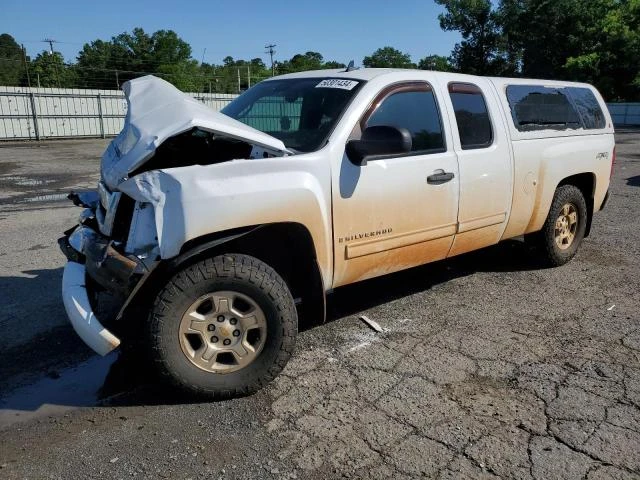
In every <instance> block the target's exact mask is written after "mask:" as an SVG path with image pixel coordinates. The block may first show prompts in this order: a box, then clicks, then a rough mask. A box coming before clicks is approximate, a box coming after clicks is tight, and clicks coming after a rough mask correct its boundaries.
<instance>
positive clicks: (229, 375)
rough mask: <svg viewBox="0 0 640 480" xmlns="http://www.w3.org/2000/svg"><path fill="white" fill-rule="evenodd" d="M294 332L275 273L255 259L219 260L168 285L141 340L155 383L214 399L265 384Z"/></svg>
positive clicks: (288, 302)
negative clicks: (147, 349)
mask: <svg viewBox="0 0 640 480" xmlns="http://www.w3.org/2000/svg"><path fill="white" fill-rule="evenodd" d="M225 299H226V300H225ZM236 317H237V318H236ZM223 318H224V320H223ZM203 319H204V320H203ZM234 320H235V323H233V322H234ZM251 325H253V327H251ZM245 327H246V328H245ZM297 330H298V317H297V313H296V308H295V304H294V301H293V298H292V296H291V292H290V291H289V289H288V288H287V286H286V284H285V282H284V280H283V279H282V278H281V277H280V275H278V273H276V271H275V270H273V269H272V268H271V267H269V266H268V265H267V264H265V263H263V262H261V261H260V260H258V259H257V258H254V257H250V256H247V255H240V254H227V255H220V256H216V257H213V258H208V259H205V260H203V261H200V262H198V263H195V264H193V265H190V266H187V267H185V268H184V269H183V270H182V271H180V272H178V273H177V274H176V275H175V276H174V277H173V278H171V280H169V282H168V283H167V284H166V286H165V287H164V288H163V289H162V291H160V293H159V294H158V295H157V297H156V299H155V302H154V304H153V307H152V310H151V312H150V316H149V321H148V322H147V335H146V336H147V338H148V340H149V342H150V346H151V348H150V352H151V356H152V361H153V364H154V365H155V367H156V369H157V371H158V373H159V374H160V375H161V377H162V378H163V379H165V380H167V381H168V382H169V383H171V384H172V385H174V386H176V387H178V388H179V389H181V390H183V391H185V392H187V393H189V394H193V395H196V396H198V397H202V398H207V399H216V400H218V399H227V398H232V397H238V396H245V395H248V394H251V393H254V392H256V391H257V390H259V389H261V388H262V387H264V386H265V385H266V384H267V383H269V382H270V381H271V380H273V379H274V378H275V377H276V376H277V375H278V374H279V373H280V372H281V371H282V369H283V368H284V366H285V365H286V364H287V361H288V360H289V358H290V357H291V355H292V353H293V349H294V346H295V338H296V334H297ZM194 331H196V333H194ZM238 332H240V333H238ZM236 334H237V335H236ZM209 335H211V337H209ZM198 338H199V340H198ZM214 340H215V343H212V342H214ZM199 342H201V343H199ZM227 342H228V343H227ZM223 343H224V345H223ZM225 345H228V346H225ZM238 351H240V352H242V351H244V352H245V354H246V355H245V356H241V355H239V354H238ZM245 362H249V363H247V364H245Z"/></svg>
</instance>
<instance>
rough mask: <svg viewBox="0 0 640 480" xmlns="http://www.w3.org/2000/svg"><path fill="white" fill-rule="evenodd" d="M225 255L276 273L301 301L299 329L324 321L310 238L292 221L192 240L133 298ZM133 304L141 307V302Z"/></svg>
mask: <svg viewBox="0 0 640 480" xmlns="http://www.w3.org/2000/svg"><path fill="white" fill-rule="evenodd" d="M224 253H241V254H245V255H250V256H252V257H255V258H258V259H259V260H261V261H263V262H264V263H266V264H267V265H269V266H270V267H271V268H273V269H274V270H275V271H276V272H278V274H279V275H280V276H281V277H282V278H283V279H284V281H285V282H286V284H287V286H288V287H289V290H290V291H291V294H292V296H293V298H294V299H296V300H300V301H299V302H297V303H299V305H298V309H299V311H300V327H306V326H312V325H315V324H319V323H322V322H324V319H325V291H324V285H323V282H322V275H321V272H320V267H319V266H318V262H317V260H316V251H315V246H314V243H313V239H312V237H311V234H310V233H309V231H308V230H307V228H306V227H305V226H303V225H301V224H299V223H292V222H291V223H274V224H266V225H257V226H253V227H247V228H243V229H235V230H230V231H225V232H218V233H215V234H212V235H206V236H203V237H199V238H197V239H194V240H191V241H189V242H187V243H186V244H185V245H184V246H183V247H182V249H181V251H180V255H178V256H177V257H176V258H174V259H171V260H168V261H166V262H162V263H161V264H160V266H159V268H157V269H156V271H154V273H153V274H152V276H153V278H149V279H148V280H147V282H146V283H147V284H148V285H146V286H145V287H144V288H143V289H141V290H140V294H139V295H136V296H139V297H142V298H141V299H140V300H141V301H148V300H150V299H151V298H153V297H155V294H154V291H157V289H158V288H161V286H162V285H164V283H165V282H166V280H167V279H168V278H170V277H171V276H173V275H174V274H175V272H176V271H178V270H181V269H183V268H184V267H186V266H188V265H190V264H193V263H196V262H198V261H200V260H202V259H204V258H209V257H213V256H216V255H222V254H224ZM143 290H144V291H145V292H144V293H142V291H143ZM145 298H146V299H147V300H144V299H145ZM131 303H132V304H134V302H131ZM135 304H137V305H140V302H135ZM145 308H146V307H145Z"/></svg>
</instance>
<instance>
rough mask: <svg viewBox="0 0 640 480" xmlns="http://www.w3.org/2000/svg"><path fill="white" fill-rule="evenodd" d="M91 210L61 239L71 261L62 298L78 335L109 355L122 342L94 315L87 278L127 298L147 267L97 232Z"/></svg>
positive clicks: (66, 268) (65, 252)
mask: <svg viewBox="0 0 640 480" xmlns="http://www.w3.org/2000/svg"><path fill="white" fill-rule="evenodd" d="M72 200H73V198H72ZM83 206H87V205H83ZM88 207H89V208H87V209H86V210H85V211H83V213H82V214H81V215H80V222H81V223H80V224H79V225H77V226H76V227H74V228H72V229H71V230H68V231H67V232H65V236H64V237H62V238H60V239H59V240H58V243H59V245H60V249H61V250H62V253H63V254H64V255H65V256H66V257H67V260H68V262H67V264H66V266H65V268H64V274H63V277H62V298H63V302H64V307H65V310H66V312H67V315H68V317H69V321H70V322H71V325H72V326H73V328H74V330H75V331H76V333H77V334H78V335H79V336H80V338H82V340H83V341H84V342H85V343H86V344H87V345H88V346H89V347H91V348H92V349H93V350H94V351H95V352H97V353H99V354H100V355H106V354H107V353H109V352H110V351H112V350H113V349H115V348H116V347H118V346H119V345H120V339H119V338H117V337H116V336H115V335H113V333H111V332H110V331H109V330H108V329H107V328H105V327H104V326H103V325H102V324H101V323H100V321H99V320H98V318H97V317H96V315H95V313H94V312H93V308H92V305H91V302H90V300H89V295H90V294H91V293H92V292H91V291H90V289H89V288H88V286H87V284H88V278H87V277H89V278H90V279H91V280H93V283H95V284H96V285H98V286H99V288H103V289H105V290H108V291H110V292H113V293H116V294H118V295H120V296H123V297H125V298H126V297H128V296H129V295H130V294H131V292H132V291H133V289H134V288H135V286H136V284H137V283H138V282H139V281H140V278H141V277H142V276H143V275H144V273H146V268H145V267H144V265H143V264H142V262H141V261H139V260H138V259H136V258H135V257H132V256H127V255H124V254H123V253H121V252H119V251H118V246H117V245H114V242H113V241H112V240H111V239H109V238H108V237H106V236H104V235H102V234H101V233H98V232H97V231H96V229H95V225H92V223H95V220H94V218H93V217H92V215H91V211H92V205H88Z"/></svg>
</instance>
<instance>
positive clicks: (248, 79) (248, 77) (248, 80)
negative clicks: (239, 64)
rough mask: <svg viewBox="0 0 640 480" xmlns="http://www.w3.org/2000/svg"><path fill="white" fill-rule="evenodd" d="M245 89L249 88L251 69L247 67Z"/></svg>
mask: <svg viewBox="0 0 640 480" xmlns="http://www.w3.org/2000/svg"><path fill="white" fill-rule="evenodd" d="M247 88H251V67H250V66H248V65H247Z"/></svg>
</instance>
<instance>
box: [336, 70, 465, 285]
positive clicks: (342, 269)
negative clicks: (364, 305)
mask: <svg viewBox="0 0 640 480" xmlns="http://www.w3.org/2000/svg"><path fill="white" fill-rule="evenodd" d="M443 110H444V108H443V106H442V105H441V104H440V103H439V101H438V98H436V95H435V92H434V91H433V89H432V87H431V85H429V84H428V83H427V82H403V83H399V84H395V85H392V86H390V87H387V88H386V89H384V90H383V91H381V92H380V93H379V94H378V95H377V97H376V99H375V100H374V101H373V102H372V105H371V107H370V108H369V109H368V111H367V112H365V114H364V115H363V117H362V118H361V119H360V121H359V123H358V124H357V125H356V126H355V128H354V130H353V132H352V135H351V137H350V138H359V137H360V135H361V132H362V131H363V130H364V129H365V128H366V127H369V126H376V125H388V126H394V127H396V128H406V129H407V130H408V131H409V132H410V133H411V137H412V148H411V151H410V152H408V153H405V154H398V155H386V156H384V158H376V157H373V158H369V159H368V160H367V162H366V164H365V165H355V164H354V163H352V162H351V161H350V160H349V158H347V155H346V153H345V154H344V155H343V158H342V162H341V166H340V169H339V170H338V171H334V172H333V174H332V175H333V178H332V182H333V194H332V195H333V221H334V229H333V234H334V265H335V270H334V282H333V286H334V287H338V286H340V285H346V284H349V283H353V282H357V281H360V280H365V279H367V278H372V277H377V276H379V275H384V274H386V273H391V272H395V271H398V270H403V269H406V268H410V267H414V266H417V265H421V264H424V263H428V262H432V261H436V260H441V259H443V258H445V257H446V256H447V254H448V252H449V249H450V247H451V244H452V242H453V237H454V235H455V233H456V226H457V215H458V191H459V185H458V163H457V157H456V154H455V153H454V152H453V150H452V149H450V148H448V147H447V141H446V135H445V130H444V128H443V120H442V117H441V114H440V112H441V111H443ZM442 173H445V174H451V175H445V177H446V178H449V179H448V180H446V181H442V179H443V175H442Z"/></svg>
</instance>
